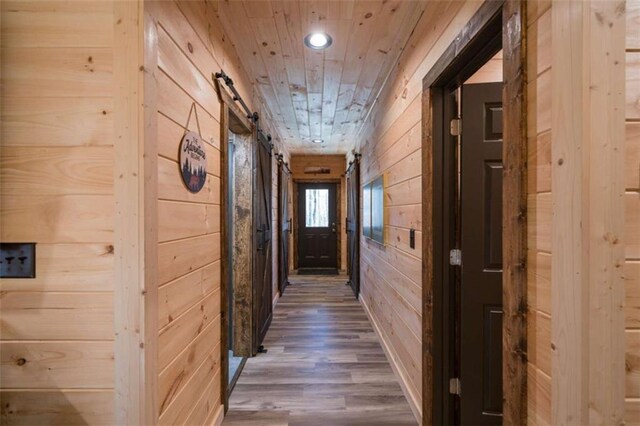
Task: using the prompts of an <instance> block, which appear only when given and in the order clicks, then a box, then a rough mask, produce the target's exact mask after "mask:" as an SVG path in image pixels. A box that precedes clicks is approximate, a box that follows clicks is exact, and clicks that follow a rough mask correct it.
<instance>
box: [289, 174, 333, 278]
mask: <svg viewBox="0 0 640 426" xmlns="http://www.w3.org/2000/svg"><path fill="white" fill-rule="evenodd" d="M336 215H337V212H336V184H335V183H305V184H299V185H298V267H299V268H337V267H338V256H337V252H338V247H337V246H338V239H337V238H338V235H337V223H336Z"/></svg>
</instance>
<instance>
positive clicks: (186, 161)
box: [179, 104, 207, 194]
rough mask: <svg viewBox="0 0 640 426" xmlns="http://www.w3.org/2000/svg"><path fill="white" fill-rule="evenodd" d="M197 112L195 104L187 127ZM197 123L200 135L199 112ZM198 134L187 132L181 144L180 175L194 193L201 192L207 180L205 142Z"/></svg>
mask: <svg viewBox="0 0 640 426" xmlns="http://www.w3.org/2000/svg"><path fill="white" fill-rule="evenodd" d="M194 110H195V104H193V105H192V106H191V111H189V118H188V119H187V127H188V126H189V119H190V118H191V112H193V111H194ZM196 123H197V124H198V133H200V123H198V112H197V111H196ZM198 133H196V132H192V131H185V133H184V135H183V136H182V141H181V142H180V155H179V157H180V158H179V160H180V173H181V175H182V181H183V182H184V184H185V186H186V187H187V189H188V190H189V191H190V192H192V193H194V194H195V193H197V192H200V190H201V189H202V187H204V184H205V182H206V180H207V154H206V151H205V145H204V141H203V140H202V137H201V136H200V135H199V134H198Z"/></svg>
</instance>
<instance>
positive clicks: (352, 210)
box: [347, 158, 360, 298]
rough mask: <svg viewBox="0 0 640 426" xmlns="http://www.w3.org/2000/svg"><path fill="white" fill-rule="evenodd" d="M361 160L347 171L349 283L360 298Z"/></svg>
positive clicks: (356, 160) (357, 160)
mask: <svg viewBox="0 0 640 426" xmlns="http://www.w3.org/2000/svg"><path fill="white" fill-rule="evenodd" d="M359 213H360V161H359V159H358V158H356V159H355V160H354V162H353V163H351V166H350V167H349V170H348V172H347V268H348V272H349V285H350V286H351V289H352V290H353V294H354V295H355V296H356V298H358V294H359V293H360V268H359V266H360V252H359V248H360V247H359V246H360V241H359V236H360V220H359V219H360V215H359Z"/></svg>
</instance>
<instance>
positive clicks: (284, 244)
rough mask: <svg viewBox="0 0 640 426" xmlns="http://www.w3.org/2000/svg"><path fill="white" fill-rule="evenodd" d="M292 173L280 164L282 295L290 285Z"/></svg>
mask: <svg viewBox="0 0 640 426" xmlns="http://www.w3.org/2000/svg"><path fill="white" fill-rule="evenodd" d="M290 176H291V175H290V173H289V170H288V169H287V167H286V166H285V164H284V163H283V162H282V160H280V161H279V163H278V228H279V229H278V239H279V242H278V250H279V253H278V290H279V291H280V295H282V293H283V292H284V289H285V288H286V287H287V285H289V234H290V232H291V217H290V216H289V180H290Z"/></svg>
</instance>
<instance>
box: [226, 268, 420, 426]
mask: <svg viewBox="0 0 640 426" xmlns="http://www.w3.org/2000/svg"><path fill="white" fill-rule="evenodd" d="M290 280H291V285H290V286H289V287H288V288H287V291H286V292H285V293H284V295H283V296H282V298H281V299H280V301H279V302H278V305H277V306H276V309H275V311H274V319H273V323H272V325H271V328H270V329H269V332H268V333H267V336H266V338H265V342H264V343H265V347H266V348H267V349H268V352H267V353H266V354H261V355H258V357H256V358H251V359H249V360H248V361H247V363H246V365H245V367H244V370H243V372H242V375H241V376H240V379H239V380H238V382H237V384H236V387H235V389H234V390H233V393H232V395H231V399H230V409H229V412H228V413H227V416H226V418H225V420H224V422H223V424H225V425H252V424H256V425H257V424H260V425H276V424H278V425H287V424H327V423H330V424H376V425H387V424H389V425H391V424H393V425H404V424H407V425H409V424H416V420H415V418H414V416H413V414H412V413H411V410H410V408H409V405H408V404H407V401H406V399H405V397H404V395H403V394H402V390H401V388H400V386H399V385H398V382H397V379H396V377H395V376H394V373H393V371H392V370H391V368H390V366H389V362H388V361H387V359H386V357H385V353H384V352H383V350H382V348H381V346H380V343H379V340H378V338H377V337H376V334H375V332H374V330H373V328H372V326H371V324H370V323H369V320H368V319H367V316H366V314H365V312H364V311H363V309H362V307H361V306H360V305H359V303H358V302H357V301H356V300H354V298H353V293H352V292H351V289H350V288H349V287H348V286H346V285H345V283H346V281H347V278H346V277H343V276H340V277H312V276H296V275H291V276H290Z"/></svg>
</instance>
